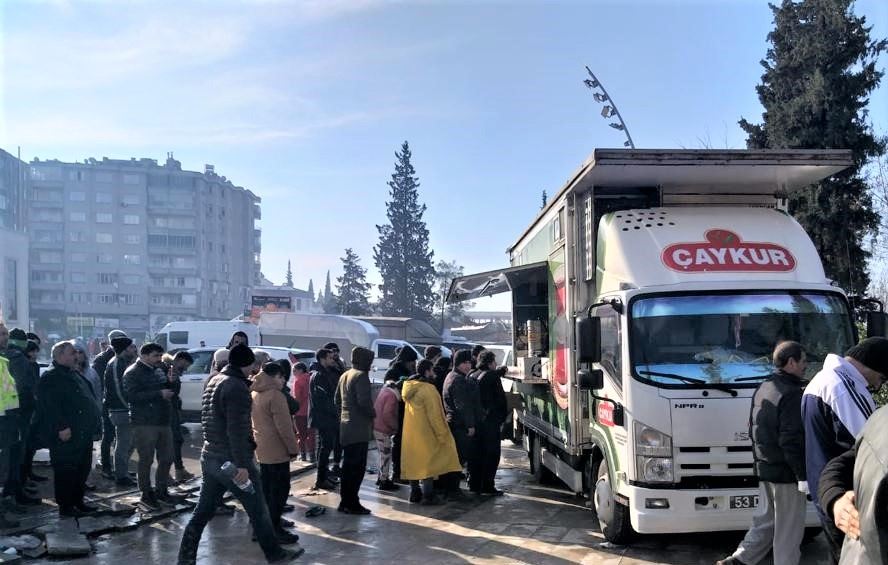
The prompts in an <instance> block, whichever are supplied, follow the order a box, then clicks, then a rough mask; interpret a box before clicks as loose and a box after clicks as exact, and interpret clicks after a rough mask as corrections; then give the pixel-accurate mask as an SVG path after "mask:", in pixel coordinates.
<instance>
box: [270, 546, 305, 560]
mask: <svg viewBox="0 0 888 565" xmlns="http://www.w3.org/2000/svg"><path fill="white" fill-rule="evenodd" d="M303 553H305V550H304V549H303V548H301V547H294V548H291V549H284V550H282V551H281V554H280V555H279V556H278V557H275V558H274V559H269V560H268V562H269V563H287V562H288V561H293V560H294V559H296V558H297V557H299V556H300V555H302V554H303Z"/></svg>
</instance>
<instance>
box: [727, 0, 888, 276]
mask: <svg viewBox="0 0 888 565" xmlns="http://www.w3.org/2000/svg"><path fill="white" fill-rule="evenodd" d="M851 4H852V0H802V1H800V2H799V1H791V0H783V3H782V4H781V5H780V6H779V7H778V6H775V5H771V11H772V12H773V13H774V29H773V31H771V33H769V34H768V41H769V42H770V44H771V46H770V48H769V49H768V52H767V56H766V59H765V60H763V61H762V63H761V64H762V66H763V67H764V69H765V72H764V74H763V75H762V82H761V84H760V85H758V86H757V87H756V91H757V92H758V96H759V100H760V101H761V103H762V106H764V108H765V112H764V114H762V118H763V123H761V124H751V123H749V122H748V121H746V120H745V119H741V120H740V126H741V127H742V128H743V129H744V130H745V131H746V133H747V134H748V137H747V141H746V143H747V145H748V147H750V148H751V149H758V148H773V149H850V150H851V151H852V154H853V159H854V166H853V167H850V168H849V169H847V170H845V171H843V172H841V173H838V174H836V175H833V176H832V177H830V178H828V179H826V180H824V181H822V182H820V183H818V184H817V185H814V186H812V187H810V188H807V189H805V190H803V191H801V192H799V193H797V194H796V195H794V196H793V197H792V198H791V199H790V202H789V210H790V212H791V213H792V214H793V215H794V216H795V218H796V219H797V220H798V221H799V223H801V224H802V226H803V227H804V228H805V229H806V230H807V232H808V234H809V235H810V236H811V239H812V240H813V241H814V245H815V246H816V247H817V250H818V251H819V252H820V256H821V258H822V259H823V265H824V267H825V268H826V272H827V276H829V277H830V278H831V279H833V280H835V281H837V282H839V283H840V284H842V285H843V286H845V288H846V289H847V290H848V291H849V292H854V293H863V292H865V291H866V288H867V286H868V284H869V276H868V273H867V271H866V260H867V257H868V256H869V252H868V251H866V250H865V249H864V248H863V246H862V242H863V239H864V238H865V237H866V235H867V234H868V233H870V232H871V231H872V230H873V229H875V228H876V227H877V225H878V216H877V215H876V213H875V212H874V211H873V207H872V200H871V198H870V196H869V193H868V191H867V182H866V180H865V178H864V177H863V176H861V168H862V167H863V166H864V165H865V164H866V162H867V161H868V160H869V159H871V158H872V157H875V156H878V155H881V154H883V153H884V152H885V140H884V139H877V138H876V137H875V136H874V135H873V132H872V130H871V128H870V127H869V125H868V124H867V121H866V120H867V109H866V106H867V104H868V102H869V94H870V93H871V92H872V91H873V89H875V88H876V86H878V84H879V81H880V80H881V78H882V73H881V72H879V71H878V70H877V69H876V59H877V58H878V56H879V54H880V53H881V52H882V51H884V50H885V47H886V41H885V40H884V39H882V40H878V41H875V40H872V39H870V30H871V29H872V28H871V27H867V25H866V19H865V18H864V17H858V16H856V15H855V14H854V13H853V11H852V9H851Z"/></svg>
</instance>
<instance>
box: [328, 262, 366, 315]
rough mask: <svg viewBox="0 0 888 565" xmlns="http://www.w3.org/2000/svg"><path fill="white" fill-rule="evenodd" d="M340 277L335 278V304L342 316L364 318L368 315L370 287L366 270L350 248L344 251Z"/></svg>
mask: <svg viewBox="0 0 888 565" xmlns="http://www.w3.org/2000/svg"><path fill="white" fill-rule="evenodd" d="M340 261H342V276H340V277H336V303H337V305H338V307H339V313H340V314H342V315H343V316H366V315H368V314H369V313H370V287H371V286H372V285H371V284H370V283H368V282H367V269H365V268H364V267H362V266H361V263H360V261H361V259H360V258H359V257H358V254H357V253H355V252H354V251H353V250H352V249H351V248H348V249H346V250H345V257H342V258H341V259H340Z"/></svg>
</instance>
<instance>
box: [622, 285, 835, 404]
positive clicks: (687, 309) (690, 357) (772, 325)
mask: <svg viewBox="0 0 888 565" xmlns="http://www.w3.org/2000/svg"><path fill="white" fill-rule="evenodd" d="M630 316H631V322H630V323H631V330H630V331H631V334H630V340H631V355H632V359H631V363H632V369H633V371H632V373H633V376H634V377H635V378H637V379H641V380H643V381H649V382H653V383H655V384H657V385H666V386H669V387H688V386H690V387H693V386H699V384H700V383H694V382H693V381H692V380H691V379H695V380H697V381H702V382H704V383H730V384H736V385H737V386H749V387H755V386H757V385H758V384H759V382H760V381H761V378H763V377H766V376H767V375H768V374H770V373H771V372H772V371H773V367H772V365H771V359H770V356H771V352H772V351H773V349H774V346H775V345H776V344H777V343H778V342H779V341H783V340H795V341H798V342H800V343H801V344H802V345H803V346H804V347H805V349H806V350H807V352H808V361H809V363H808V373H809V375H808V376H809V377H810V376H813V375H814V373H815V372H817V371H818V370H820V367H821V366H822V364H823V360H824V358H825V357H826V355H827V353H837V354H841V353H844V352H845V350H846V349H848V348H849V347H850V346H851V344H852V327H851V318H850V316H849V314H848V310H847V307H846V304H845V301H844V300H843V299H842V298H841V297H840V296H839V295H835V294H825V293H823V294H821V293H800V292H773V291H771V292H767V293H741V294H728V293H712V294H687V295H666V296H662V295H661V296H655V297H650V298H640V299H636V300H635V301H634V302H632V304H631V313H630ZM682 379H684V380H682Z"/></svg>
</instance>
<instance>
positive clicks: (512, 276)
mask: <svg viewBox="0 0 888 565" xmlns="http://www.w3.org/2000/svg"><path fill="white" fill-rule="evenodd" d="M548 269H549V264H548V263H547V262H546V261H540V262H539V263H531V264H529V265H519V266H517V267H508V268H506V269H497V270H495V271H486V272H484V273H478V274H475V275H465V276H462V277H458V278H455V279H453V282H451V283H450V290H449V291H448V292H447V302H462V301H464V300H473V299H475V298H481V297H482V296H492V295H494V294H499V293H501V292H509V291H511V290H512V289H514V288H515V287H517V286H520V285H522V284H524V283H527V282H530V281H532V280H537V279H545V278H546V277H547V276H548Z"/></svg>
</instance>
